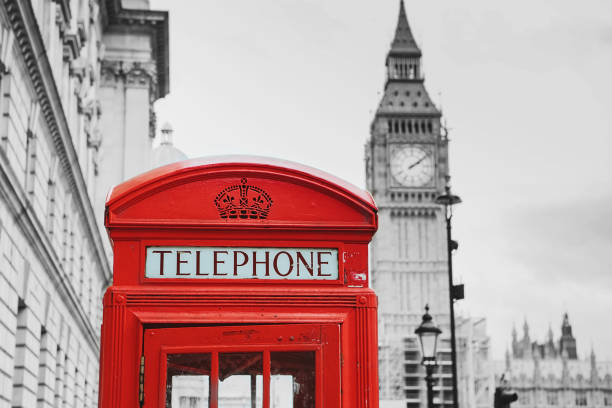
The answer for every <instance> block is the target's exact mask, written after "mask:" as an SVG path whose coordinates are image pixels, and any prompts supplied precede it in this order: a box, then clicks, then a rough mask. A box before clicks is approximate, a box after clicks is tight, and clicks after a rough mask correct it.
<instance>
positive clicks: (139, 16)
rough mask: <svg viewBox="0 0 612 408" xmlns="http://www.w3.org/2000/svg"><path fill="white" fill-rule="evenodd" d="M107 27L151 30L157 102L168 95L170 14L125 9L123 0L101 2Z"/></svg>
mask: <svg viewBox="0 0 612 408" xmlns="http://www.w3.org/2000/svg"><path fill="white" fill-rule="evenodd" d="M101 5H102V7H101V11H102V18H103V21H104V25H105V26H130V27H133V26H134V25H140V26H144V27H148V28H150V29H151V33H152V34H153V41H152V44H153V54H154V58H155V59H154V61H155V83H156V87H155V94H154V97H155V100H156V99H159V98H163V97H164V96H166V95H167V94H168V91H169V89H170V86H169V75H170V72H169V70H170V68H169V67H170V65H169V50H168V46H169V40H168V12H167V11H159V10H140V9H139V10H136V9H124V8H123V7H122V6H121V0H103V1H101Z"/></svg>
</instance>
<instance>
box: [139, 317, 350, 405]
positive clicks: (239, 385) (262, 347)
mask: <svg viewBox="0 0 612 408" xmlns="http://www.w3.org/2000/svg"><path fill="white" fill-rule="evenodd" d="M339 336H340V327H339V325H337V324H290V325H241V326H211V327H180V328H153V329H146V330H145V333H144V356H145V360H144V364H145V370H144V407H145V408H161V407H164V408H182V407H189V408H209V407H210V408H224V407H227V408H230V407H232V408H233V407H244V408H323V407H325V408H339V407H340V344H339Z"/></svg>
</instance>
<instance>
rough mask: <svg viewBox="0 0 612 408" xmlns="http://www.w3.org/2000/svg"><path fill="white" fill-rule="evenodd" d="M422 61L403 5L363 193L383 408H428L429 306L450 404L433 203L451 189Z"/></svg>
mask: <svg viewBox="0 0 612 408" xmlns="http://www.w3.org/2000/svg"><path fill="white" fill-rule="evenodd" d="M421 55H422V54H421V50H420V48H419V47H418V45H417V43H416V41H415V39H414V36H413V35H412V32H411V29H410V26H409V25H408V19H407V17H406V11H405V7H404V3H403V1H402V2H401V4H400V12H399V19H398V22H397V28H396V32H395V37H394V39H393V42H392V44H391V49H390V51H389V53H388V55H387V59H386V67H387V79H386V83H385V88H384V95H383V97H382V100H381V102H380V105H379V107H378V109H377V111H376V115H375V117H374V120H373V121H372V124H371V130H370V132H371V137H370V138H369V140H368V142H367V143H366V146H365V150H366V152H365V153H366V154H365V155H366V182H367V187H368V189H369V191H370V192H371V193H372V195H373V196H374V199H375V201H376V203H377V205H378V207H379V230H378V233H377V234H376V236H375V238H374V240H373V242H372V245H371V262H372V268H371V271H372V273H371V279H372V284H373V287H374V289H375V290H376V292H377V294H378V298H379V376H380V399H381V407H384V406H385V401H388V404H389V405H388V406H402V407H405V406H407V407H414V408H416V407H419V406H425V401H426V394H425V388H424V386H425V383H424V381H423V380H422V373H421V370H422V367H421V366H420V359H421V356H420V351H419V348H418V339H417V338H416V337H415V335H414V329H415V328H416V327H417V326H418V325H419V323H420V322H421V316H422V314H423V308H424V307H425V305H426V304H429V306H430V309H431V312H432V315H433V317H434V320H435V322H436V324H437V325H438V326H440V328H441V329H442V331H443V334H442V335H441V339H440V341H439V347H438V352H439V355H438V361H440V366H439V367H438V368H437V372H436V376H437V377H438V379H437V380H436V381H439V384H440V386H439V387H438V388H437V389H436V390H435V393H436V399H437V400H439V401H441V402H442V400H443V401H444V404H445V405H447V404H452V387H451V384H452V381H451V379H450V376H451V375H452V374H451V372H452V371H451V364H450V342H449V341H448V338H449V337H450V328H449V324H450V319H449V316H450V309H449V303H448V299H449V297H448V296H449V288H448V269H447V254H446V230H445V218H444V212H443V208H442V207H441V206H439V205H438V204H436V203H435V198H436V197H437V196H438V195H439V194H441V193H442V192H443V191H444V188H445V186H446V184H447V182H448V180H449V171H448V140H447V138H446V134H445V131H444V129H443V127H442V125H441V116H442V115H441V112H440V110H439V109H438V108H437V107H436V106H435V105H434V103H433V101H432V100H431V98H430V97H429V94H428V93H427V90H426V88H425V85H424V79H423V74H422V71H421ZM392 401H393V402H392ZM398 404H400V405H398Z"/></svg>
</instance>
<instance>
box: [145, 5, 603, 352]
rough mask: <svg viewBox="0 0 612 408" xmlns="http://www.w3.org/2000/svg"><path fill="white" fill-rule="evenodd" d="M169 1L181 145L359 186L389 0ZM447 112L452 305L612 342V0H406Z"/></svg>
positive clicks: (387, 34)
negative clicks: (309, 170)
mask: <svg viewBox="0 0 612 408" xmlns="http://www.w3.org/2000/svg"><path fill="white" fill-rule="evenodd" d="M151 4H152V7H153V8H158V9H166V10H169V11H170V95H168V96H167V97H166V98H165V99H164V100H161V101H159V102H158V103H157V112H158V121H159V123H163V122H165V121H169V122H171V123H172V126H173V127H174V128H175V145H176V146H177V147H179V148H180V149H182V150H183V151H185V152H186V153H187V154H188V155H189V156H190V157H197V156H203V155H217V154H231V153H240V154H257V155H265V156H275V157H281V158H284V159H288V160H293V161H297V162H301V163H305V164H308V165H311V166H314V167H317V168H320V169H323V170H325V171H328V172H330V173H333V174H335V175H338V176H340V177H342V178H344V179H346V180H348V181H350V182H352V183H354V184H356V185H358V186H361V187H364V185H365V182H364V177H365V176H364V162H363V151H364V148H363V145H364V143H365V141H366V139H367V138H368V136H369V126H370V122H371V120H372V117H373V114H374V111H375V109H376V107H377V105H378V102H379V100H380V97H381V92H382V90H383V85H384V80H385V70H384V60H385V55H386V53H387V51H388V49H389V44H390V41H391V40H392V38H393V34H394V30H395V24H396V21H397V14H398V8H399V0H384V1H383V0H283V1H280V0H257V1H253V0H232V1H227V0H205V1H201V0H199V1H196V0H181V1H176V0H174V1H170V0H152V1H151ZM406 9H407V14H408V19H409V21H410V25H411V27H412V31H413V33H414V34H415V36H416V38H417V41H418V42H419V45H420V46H421V49H422V50H423V65H424V72H425V77H426V81H425V84H426V87H427V89H428V90H429V93H430V95H431V96H432V98H433V99H434V101H435V102H436V103H437V104H438V106H441V107H442V109H443V113H444V117H445V119H446V121H447V123H448V126H449V128H450V138H451V145H450V149H451V150H450V155H451V156H450V160H451V174H452V184H453V189H454V190H455V191H456V192H457V193H458V194H459V195H461V197H462V198H463V201H464V203H463V204H462V205H461V206H460V207H459V208H458V209H457V211H456V216H455V223H454V227H455V236H456V237H457V239H458V240H459V242H460V249H459V251H458V252H457V256H456V264H455V265H456V266H455V268H456V274H457V276H458V279H460V280H461V281H462V282H464V283H465V284H466V299H465V300H464V301H461V302H460V306H459V312H460V313H461V314H464V315H472V316H474V317H478V316H484V317H486V318H487V320H488V327H489V334H490V336H491V339H492V346H493V356H494V357H496V358H501V357H502V356H503V352H504V350H505V349H506V347H507V345H508V343H509V339H510V332H511V329H512V325H513V323H516V325H517V328H518V329H519V331H520V329H521V327H522V322H523V319H524V318H525V317H527V319H528V321H529V323H530V325H531V327H532V330H531V334H532V337H536V338H538V339H544V336H545V334H546V331H547V329H548V327H549V325H551V326H552V328H553V331H554V333H555V335H556V336H557V335H558V334H559V330H560V325H561V318H562V314H563V313H564V312H565V311H567V312H568V313H569V315H570V319H571V321H572V323H573V325H574V333H575V335H576V337H577V341H578V349H579V353H580V354H581V355H582V356H583V357H584V356H586V354H587V353H588V352H589V351H590V348H591V345H593V347H594V348H595V351H596V352H597V354H598V356H599V357H600V358H601V359H612V348H611V347H610V344H612V318H611V317H610V315H611V313H612V290H611V289H612V261H611V259H612V79H611V78H610V75H611V73H612V2H610V1H609V0H599V1H595V0H586V1H581V2H577V1H571V0H563V1H562V0H539V1H534V0H519V1H517V0H513V1H506V2H503V3H500V2H492V1H490V0H463V1H460V2H457V1H456V0H438V1H434V2H432V1H425V0H421V1H417V0H408V1H407V2H406Z"/></svg>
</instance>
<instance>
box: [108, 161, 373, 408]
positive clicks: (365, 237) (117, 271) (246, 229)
mask: <svg viewBox="0 0 612 408" xmlns="http://www.w3.org/2000/svg"><path fill="white" fill-rule="evenodd" d="M243 178H245V179H247V180H248V183H249V184H252V185H254V186H257V187H258V188H259V189H261V190H264V191H266V193H267V194H269V195H270V197H272V200H273V204H272V207H271V209H270V212H269V214H268V216H267V218H266V219H257V220H225V219H221V218H220V217H219V213H218V211H217V208H216V207H215V205H214V204H213V202H212V201H213V197H214V196H215V195H216V194H217V193H218V192H220V191H222V190H223V189H224V188H226V187H227V186H228V185H232V184H236V183H239V182H240V180H241V179H243ZM376 212H377V209H376V206H375V205H374V202H373V201H372V199H371V197H370V196H369V194H368V193H366V192H365V191H363V190H360V189H358V188H356V187H354V186H351V185H350V184H348V183H346V182H343V181H341V180H338V179H336V178H334V177H333V176H330V175H327V174H324V173H322V172H320V171H318V170H315V169H311V168H307V167H305V166H301V165H297V164H294V163H288V162H282V161H277V160H271V159H263V158H245V157H226V158H220V159H219V158H213V159H204V160H191V161H185V162H181V163H176V164H173V165H169V166H166V167H162V168H160V169H156V170H153V171H151V172H149V173H146V174H144V175H141V176H138V177H137V178H135V179H132V180H130V181H128V182H126V183H124V184H122V185H120V186H117V187H115V188H114V189H113V190H112V191H111V193H110V194H109V197H108V200H107V207H106V213H105V224H106V227H107V230H108V232H109V236H110V238H111V241H112V244H113V253H114V277H113V285H112V286H111V287H110V288H109V289H108V290H107V293H106V294H105V296H104V319H103V325H102V346H101V369H100V400H99V406H100V407H101V408H117V407H121V408H124V407H130V408H133V407H136V406H138V404H139V393H138V387H139V363H140V356H141V355H142V353H143V344H144V333H145V331H146V330H148V329H161V328H174V327H181V326H186V325H189V326H207V325H212V324H215V325H227V326H233V325H237V324H241V325H244V324H251V325H261V324H273V325H281V326H282V325H287V328H288V330H289V327H290V326H291V325H294V324H315V325H327V324H333V325H338V326H339V327H340V330H341V335H340V353H341V356H339V357H340V358H341V361H342V366H341V367H342V368H341V370H342V373H341V376H340V383H339V384H338V386H339V387H341V390H342V392H341V397H340V398H341V401H340V403H339V405H338V406H341V407H344V408H348V407H350V408H353V407H358V408H365V407H372V408H377V407H378V375H377V366H378V362H377V329H376V319H377V316H376V305H377V300H376V296H375V294H374V292H373V291H372V290H371V289H370V288H368V281H367V273H368V256H367V254H368V243H369V242H370V240H371V238H372V235H373V234H374V232H375V231H376V228H377V215H376ZM213 244H214V246H224V245H231V246H282V247H309V248H330V247H331V248H338V250H339V258H340V259H339V268H340V276H341V279H339V280H338V281H329V282H319V281H299V282H295V281H286V280H278V281H263V282H262V281H257V280H253V281H251V280H240V281H220V280H217V281H213V280H194V279H185V280H179V279H176V280H173V281H172V282H168V281H166V280H164V281H163V282H162V281H161V280H156V279H152V280H149V279H144V278H143V277H144V261H145V248H146V246H147V245H167V246H172V245H185V246H187V245H189V246H206V245H209V246H211V245H213ZM364 277H365V279H364ZM145 367H146V363H145ZM268 369H269V367H268ZM146 381H147V380H146V379H145V383H146ZM145 391H146V390H145ZM145 399H146V396H145ZM328 405H329V404H328ZM326 408H332V406H326Z"/></svg>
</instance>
